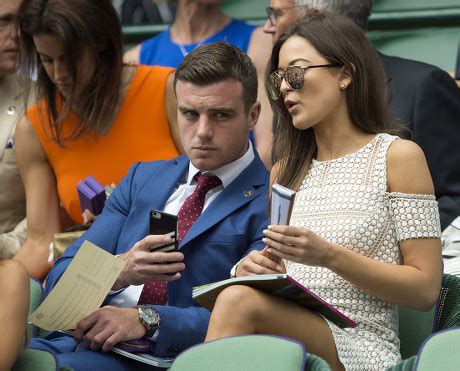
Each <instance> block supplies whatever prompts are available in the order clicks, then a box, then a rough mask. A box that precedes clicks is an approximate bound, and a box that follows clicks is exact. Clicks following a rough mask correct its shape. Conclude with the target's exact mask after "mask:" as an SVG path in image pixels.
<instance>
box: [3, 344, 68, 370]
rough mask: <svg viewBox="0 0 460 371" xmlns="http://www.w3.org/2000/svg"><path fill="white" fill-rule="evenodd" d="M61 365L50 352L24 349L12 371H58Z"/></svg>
mask: <svg viewBox="0 0 460 371" xmlns="http://www.w3.org/2000/svg"><path fill="white" fill-rule="evenodd" d="M58 369H59V364H58V361H57V360H56V358H55V357H54V355H53V354H52V353H50V352H46V351H44V350H39V349H24V350H22V351H21V352H20V353H19V356H18V359H17V360H16V362H15V363H14V365H13V368H12V369H11V371H52V370H58Z"/></svg>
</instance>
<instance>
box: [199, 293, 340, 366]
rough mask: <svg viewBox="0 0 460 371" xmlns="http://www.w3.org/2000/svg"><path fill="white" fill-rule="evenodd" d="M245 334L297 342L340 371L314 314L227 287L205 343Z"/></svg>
mask: <svg viewBox="0 0 460 371" xmlns="http://www.w3.org/2000/svg"><path fill="white" fill-rule="evenodd" d="M245 334H270V335H279V336H285V337H289V338H291V339H295V340H298V341H300V342H301V343H303V344H304V345H305V348H306V350H307V351H308V352H311V353H314V354H316V355H319V356H320V357H322V358H324V359H325V360H326V361H327V362H328V363H329V364H330V365H331V367H332V368H333V369H334V370H343V366H342V364H341V363H340V361H339V358H338V355H337V350H336V347H335V343H334V338H333V337H332V333H331V330H330V328H329V326H328V325H327V323H326V321H325V320H324V319H323V318H322V317H321V316H319V315H317V314H316V313H314V312H312V311H310V310H308V309H306V308H304V307H301V306H299V305H297V304H295V303H293V302H291V301H288V300H284V299H281V298H278V297H276V296H273V295H269V294H265V293H263V292H262V291H259V290H256V289H253V288H251V287H248V286H230V287H228V288H226V289H225V290H224V291H222V292H221V293H220V295H219V297H218V298H217V301H216V305H215V306H214V310H213V311H212V314H211V320H210V322H209V328H208V333H207V336H206V341H210V340H215V339H219V338H223V337H227V336H237V335H245Z"/></svg>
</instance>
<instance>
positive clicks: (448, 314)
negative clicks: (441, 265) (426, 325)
mask: <svg viewBox="0 0 460 371" xmlns="http://www.w3.org/2000/svg"><path fill="white" fill-rule="evenodd" d="M434 321H435V322H434V325H433V331H435V332H436V331H440V330H444V329H447V328H451V327H455V326H460V277H458V276H454V275H451V274H444V276H443V278H442V287H441V294H440V295H439V299H438V303H437V305H436V313H435V319H434Z"/></svg>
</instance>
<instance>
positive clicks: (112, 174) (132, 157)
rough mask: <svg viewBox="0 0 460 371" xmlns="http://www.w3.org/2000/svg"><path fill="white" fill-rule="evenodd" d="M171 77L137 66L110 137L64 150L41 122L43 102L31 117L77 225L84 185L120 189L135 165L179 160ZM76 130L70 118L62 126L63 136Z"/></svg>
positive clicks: (88, 137) (90, 136)
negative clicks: (170, 116) (170, 111)
mask: <svg viewBox="0 0 460 371" xmlns="http://www.w3.org/2000/svg"><path fill="white" fill-rule="evenodd" d="M172 71H173V69H172V68H167V67H147V66H138V67H137V70H136V72H135V75H134V77H133V80H132V82H131V84H130V86H129V87H128V90H127V92H126V96H125V98H124V100H123V102H122V105H121V107H120V109H119V112H118V114H117V117H116V119H115V121H114V123H113V125H112V127H111V129H110V132H109V134H108V135H106V136H100V135H97V134H96V133H94V132H93V131H88V132H85V133H84V134H83V135H82V136H81V137H80V138H78V139H77V140H73V141H68V142H65V143H64V147H61V146H59V145H58V144H57V143H56V142H55V141H54V140H53V139H52V136H51V130H50V129H49V124H48V122H45V123H43V124H42V123H41V122H40V119H39V116H40V117H45V118H47V119H48V116H47V115H46V107H45V102H44V100H41V101H40V102H39V103H38V104H40V105H41V110H40V111H39V110H38V107H37V105H35V106H33V107H31V108H30V109H29V110H28V111H27V118H28V119H29V121H30V122H31V123H32V126H33V127H34V129H35V133H36V135H37V137H38V139H39V140H40V143H41V145H42V148H43V150H44V151H45V154H46V156H47V158H48V161H49V162H50V164H51V167H52V168H53V171H54V174H55V177H56V182H57V191H58V195H59V199H60V201H61V204H62V206H63V207H64V209H65V210H66V211H67V213H68V214H69V215H70V217H71V218H72V220H73V221H75V222H76V223H81V222H82V221H83V220H82V217H81V213H82V212H81V209H80V201H79V199H78V193H77V183H78V182H79V181H81V180H83V179H85V178H86V177H87V176H88V175H91V176H93V177H94V178H95V179H96V180H97V181H98V182H99V183H100V184H101V185H102V186H105V185H107V184H111V183H115V184H118V183H119V182H120V180H121V178H122V177H123V176H124V175H125V174H127V172H128V169H129V167H130V166H131V165H132V164H133V163H134V162H136V161H151V160H167V159H170V158H173V157H175V156H177V155H178V154H179V153H178V151H177V149H176V147H175V145H174V142H173V139H172V137H171V134H170V132H169V125H168V120H167V116H166V109H165V90H166V89H165V88H166V79H167V77H168V75H169V74H170V73H171V72H172ZM39 112H40V115H39ZM77 124H78V119H77V117H76V116H75V115H74V114H73V113H70V114H69V115H68V117H67V118H66V120H65V122H64V125H63V136H64V137H65V136H66V135H69V134H70V133H72V131H73V130H74V128H75V126H76V125H77ZM37 186H39V185H37Z"/></svg>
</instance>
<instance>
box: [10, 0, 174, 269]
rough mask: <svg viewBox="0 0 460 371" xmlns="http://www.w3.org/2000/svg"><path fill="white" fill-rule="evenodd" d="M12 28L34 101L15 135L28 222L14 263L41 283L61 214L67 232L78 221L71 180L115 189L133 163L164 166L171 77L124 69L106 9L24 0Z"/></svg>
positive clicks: (104, 2)
mask: <svg viewBox="0 0 460 371" xmlns="http://www.w3.org/2000/svg"><path fill="white" fill-rule="evenodd" d="M19 27H20V40H21V48H22V49H21V53H23V55H22V57H23V61H24V65H25V67H26V70H27V71H28V72H29V73H30V71H32V70H33V69H34V68H35V65H36V63H37V71H38V72H37V73H38V77H37V83H36V85H37V99H40V100H39V102H38V103H37V105H35V106H33V107H31V108H30V109H29V110H28V111H27V114H26V116H25V117H23V118H22V119H21V120H20V122H19V123H18V127H17V130H16V153H17V159H18V164H19V168H20V171H21V176H22V178H23V181H24V185H25V190H26V196H27V223H28V236H27V240H26V242H25V243H24V245H23V246H22V248H21V249H20V251H19V252H18V254H17V256H16V258H17V259H19V260H20V261H21V262H22V263H23V264H24V265H25V266H26V267H27V269H28V271H29V273H30V274H31V275H32V276H34V277H37V278H43V277H44V275H45V274H46V273H47V272H48V270H49V269H50V265H49V263H48V256H49V252H48V246H49V244H50V242H51V241H52V239H53V236H54V234H55V233H57V232H60V231H61V230H62V229H63V227H64V223H63V222H62V220H61V218H60V212H61V210H60V208H61V205H62V207H63V209H64V210H65V214H67V215H68V216H69V217H70V219H71V220H70V222H71V223H81V222H82V216H81V209H80V203H79V198H78V194H77V189H76V186H77V183H78V182H79V181H81V180H83V179H85V178H86V177H87V176H89V175H91V176H93V177H94V178H95V179H96V180H98V181H99V183H101V184H103V185H105V184H111V183H115V184H117V183H118V182H119V180H120V179H121V177H122V176H123V175H124V174H125V173H126V172H127V171H128V169H129V167H130V165H131V164H132V163H134V162H136V161H148V160H166V159H170V158H172V157H174V156H177V155H178V154H179V152H180V151H181V145H180V142H179V139H178V132H177V122H176V114H175V98H174V91H173V87H172V82H173V78H174V76H173V75H174V74H173V73H172V69H171V68H166V67H147V66H139V67H135V66H124V65H123V61H122V56H123V55H122V34H121V23H120V20H119V18H118V15H117V13H116V11H115V10H114V8H113V7H112V4H111V2H110V0H99V1H93V0H49V1H41V0H25V1H24V2H23V4H22V7H21V9H20V12H19ZM37 56H38V58H36V57H37ZM37 59H38V60H37Z"/></svg>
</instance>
